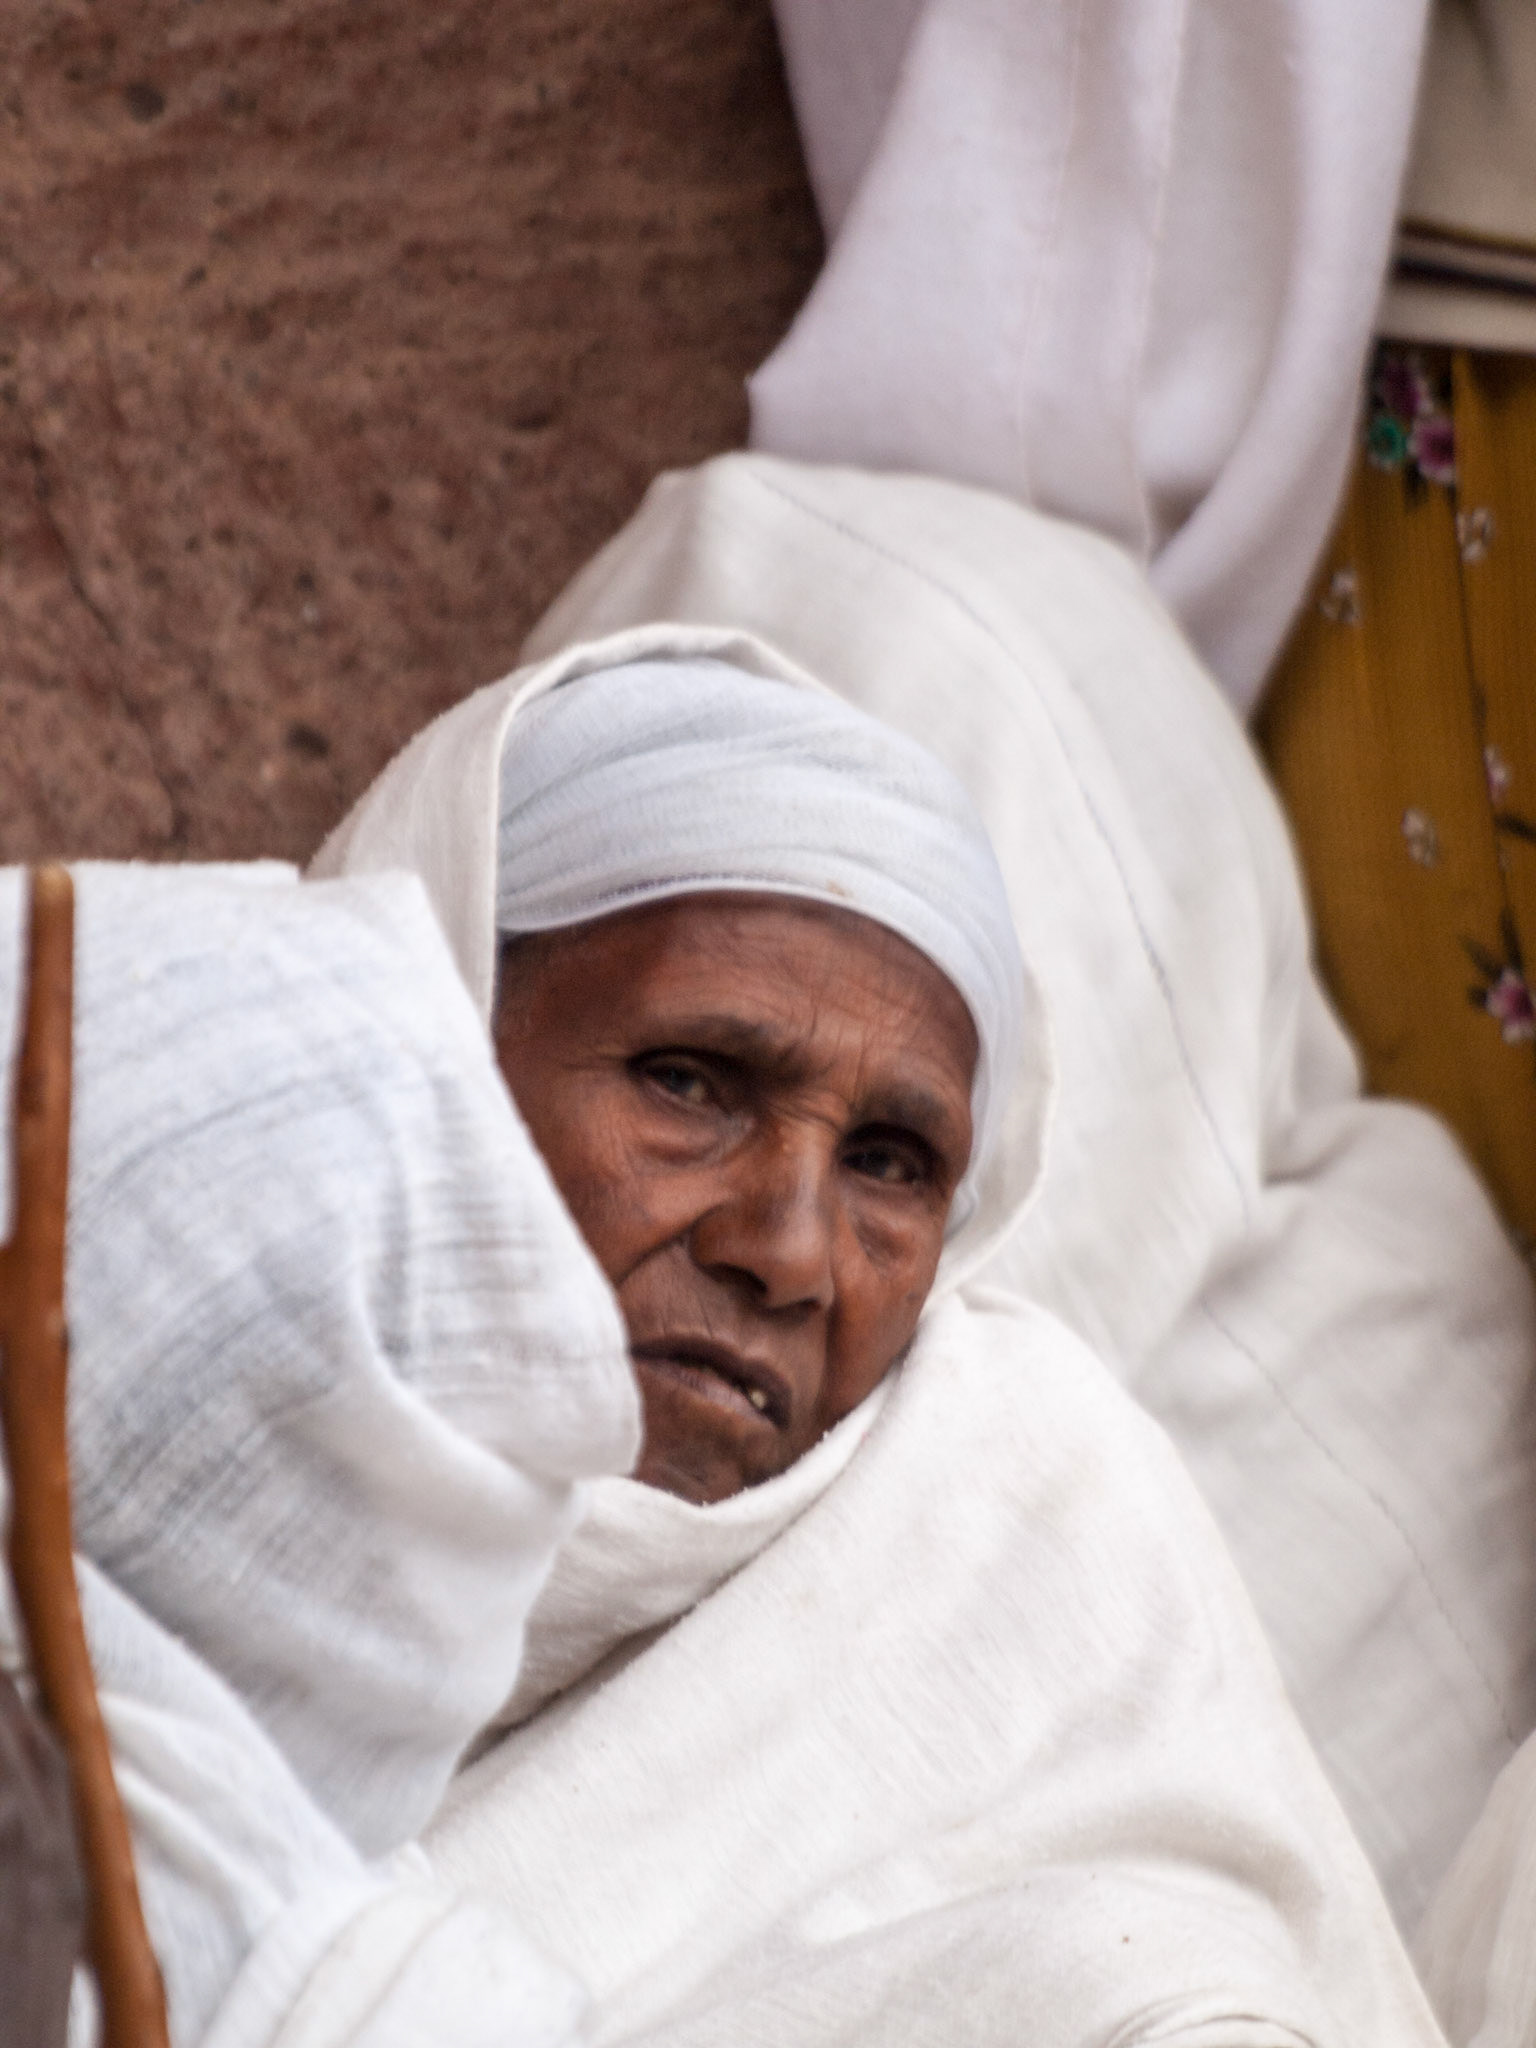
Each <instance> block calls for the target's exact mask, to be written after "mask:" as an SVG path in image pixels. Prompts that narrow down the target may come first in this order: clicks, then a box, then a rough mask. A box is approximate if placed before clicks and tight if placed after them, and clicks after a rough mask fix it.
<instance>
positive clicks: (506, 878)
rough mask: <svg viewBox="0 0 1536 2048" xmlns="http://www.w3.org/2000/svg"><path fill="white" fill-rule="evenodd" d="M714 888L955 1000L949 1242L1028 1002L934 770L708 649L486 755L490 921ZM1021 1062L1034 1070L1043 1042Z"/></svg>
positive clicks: (579, 691)
mask: <svg viewBox="0 0 1536 2048" xmlns="http://www.w3.org/2000/svg"><path fill="white" fill-rule="evenodd" d="M719 891H726V892H738V891H739V892H748V893H751V894H754V895H761V894H769V895H776V896H790V897H795V898H798V899H800V900H803V901H809V902H814V903H824V904H830V905H832V906H833V907H834V908H836V909H839V910H844V911H855V912H857V913H858V914H859V915H860V916H862V917H867V918H870V919H872V920H873V921H874V922H875V923H876V924H879V925H883V926H884V927H885V928H886V929H887V930H889V931H893V932H896V933H898V934H899V935H900V936H901V937H902V938H904V939H905V940H906V941H907V942H908V944H909V945H912V946H915V947H916V948H917V949H918V951H919V952H921V953H923V954H925V955H926V956H927V958H928V959H929V960H931V961H932V962H933V963H934V965H935V966H937V967H938V968H939V969H940V970H941V971H942V972H943V973H944V974H945V975H946V977H947V978H948V980H949V981H950V983H951V984H952V986H953V987H954V988H956V989H957V990H958V991H959V993H960V994H961V996H962V997H963V998H964V999H965V1004H966V1007H967V1009H968V1010H969V1011H970V1013H971V1020H972V1022H973V1023H974V1025H975V1027H976V1035H977V1041H978V1054H977V1061H976V1076H975V1081H974V1084H973V1087H972V1128H973V1130H974V1133H975V1136H974V1142H973V1144H972V1148H971V1164H970V1167H969V1168H968V1170H967V1172H966V1174H965V1176H964V1178H963V1179H962V1180H961V1182H960V1185H959V1187H958V1188H957V1189H956V1191H955V1198H954V1201H953V1202H952V1204H951V1207H950V1218H949V1229H950V1233H951V1234H954V1233H955V1232H956V1231H958V1230H959V1229H961V1228H963V1226H964V1224H965V1222H966V1220H967V1218H968V1217H969V1216H970V1215H971V1213H972V1211H973V1210H974V1208H975V1205H976V1199H977V1197H976V1190H977V1186H978V1184H979V1181H980V1177H981V1169H982V1166H983V1164H984V1162H985V1160H986V1158H987V1155H988V1154H989V1153H990V1152H991V1151H992V1150H993V1148H994V1146H995V1145H996V1142H997V1138H998V1134H999V1131H1000V1129H1001V1126H1002V1113H1003V1107H1004V1102H1005V1099H1006V1096H1007V1092H1008V1088H1009V1086H1010V1085H1011V1084H1012V1082H1013V1079H1014V1076H1015V1074H1016V1073H1017V1071H1018V1067H1019V1062H1020V1056H1021V1053H1022V1050H1023V1048H1022V1045H1021V1029H1022V1025H1023V1020H1024V1011H1025V1001H1026V999H1025V993H1024V967H1023V962H1022V961H1021V960H1020V958H1019V946H1018V940H1017V938H1016V937H1015V936H1014V928H1013V912H1012V910H1011V908H1010V907H1009V903H1008V894H1007V891H1006V889H1005V888H1004V887H1003V878H1002V876H1001V875H1000V874H999V873H998V868H997V857H996V855H995V854H994V853H993V851H992V847H991V843H990V842H989V840H988V838H987V835H986V832H985V830H984V829H983V827H982V823H981V820H980V819H979V818H978V817H977V816H976V812H975V809H974V807H973V806H972V804H971V801H970V799H969V797H967V795H966V793H965V791H964V790H963V789H962V788H961V786H960V784H959V783H958V782H957V781H956V780H955V778H954V777H953V776H952V775H951V774H950V773H949V771H948V769H946V768H945V767H943V765H942V764H941V763H940V762H939V761H938V760H936V759H935V758H934V756H933V755H932V754H931V753H930V752H929V751H928V749H927V748H926V747H920V746H919V745H918V744H917V743H916V742H915V741H914V740H911V739H909V738H908V737H907V736H906V734H904V733H900V732H897V731H896V730H895V728H894V727H892V726H889V725H885V724H882V723H881V721H880V720H878V719H874V718H869V717H867V716H866V715H865V714H864V713H863V712H861V711H857V710H855V709H854V707H853V706H852V705H850V704H846V703H844V702H843V700H842V699H841V698H839V697H835V696H833V695H832V693H831V692H830V691H828V690H815V689H807V688H805V687H804V686H803V685H802V684H797V683H794V682H791V681H789V680H787V679H783V678H779V677H773V676H754V675H747V674H746V673H745V672H744V671H743V670H741V669H739V668H736V667H733V666H732V665H731V664H730V663H729V662H726V661H719V660H714V659H710V658H708V657H704V656H697V657H695V658H693V659H692V660H677V659H673V660H670V661H635V662H629V663H626V664H625V665H624V666H622V667H619V668H612V669H603V670H599V671H598V672H596V673H595V674H590V675H584V676H578V677H575V678H573V679H572V680H571V681H569V682H566V683H563V684H561V685H559V686H558V687H557V688H554V689H551V690H547V691H545V692H544V693H543V695H541V696H540V697H538V698H537V699H535V700H534V701H533V702H531V703H529V704H528V705H527V707H526V708H525V709H524V711H523V712H522V714H521V716H520V717H519V719H518V722H517V727H516V743H515V744H514V745H510V746H508V747H507V748H506V750H505V752H504V754H503V757H502V765H501V794H500V816H499V822H498V828H497V879H496V928H497V930H498V931H499V932H501V933H503V934H504V935H512V934H515V933H518V932H537V931H552V930H557V929H560V928H562V927H566V926H570V925H578V924H586V923H589V922H590V921H591V920H592V919H593V918H599V917H607V916H612V915H613V914H614V913H615V912H617V911H620V910H628V909H633V908H635V907H636V906H637V905H639V904H642V903H658V902H661V901H664V900H665V899H667V898H669V897H677V896H687V895H699V894H703V893H709V894H714V893H717V892H719ZM1035 1009H1036V1006H1033V1005H1032V1006H1031V1017H1032V1021H1033V1018H1034V1015H1035ZM1037 1031H1038V1026H1037ZM1032 1055H1033V1057H1034V1058H1035V1059H1036V1060H1037V1062H1039V1061H1043V1059H1044V1057H1045V1056H1046V1055H1045V1052H1044V1047H1043V1043H1040V1042H1037V1044H1036V1046H1035V1047H1034V1048H1032Z"/></svg>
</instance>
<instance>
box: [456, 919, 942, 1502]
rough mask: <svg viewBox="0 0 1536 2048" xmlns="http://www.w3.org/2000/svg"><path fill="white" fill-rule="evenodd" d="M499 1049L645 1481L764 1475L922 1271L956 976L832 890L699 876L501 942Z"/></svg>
mask: <svg viewBox="0 0 1536 2048" xmlns="http://www.w3.org/2000/svg"><path fill="white" fill-rule="evenodd" d="M496 1051H497V1057H498V1059H499V1061H500V1063H501V1070H502V1072H503V1074H504V1075H505V1076H506V1079H507V1083H508V1085H509V1087H510V1088H511V1090H512V1093H513V1096H514V1097H515V1099H516V1101H517V1105H518V1108H519V1109H520V1110H521V1111H522V1114H523V1117H524V1119H525V1120H526V1122H527V1124H528V1126H529V1128H530V1130H531V1131H532V1133H533V1136H534V1140H535V1142H536V1143H537V1144H538V1147H539V1149H540V1151H541V1152H542V1153H543V1155H544V1158H545V1160H546V1161H547V1163H548V1165H549V1168H550V1171H551V1172H552V1174H553V1175H554V1178H555V1182H556V1185H557V1186H558V1187H559V1189H560V1192H561V1193H562V1195H563V1196H564V1197H565V1200H566V1202H567V1204H568V1205H569V1207H570V1209H571V1212H572V1214H573V1215H574V1217H575V1219H576V1222H577V1224H578V1225H579V1227H580V1229H581V1231H582V1234H583V1236H584V1237H585V1238H586V1240H587V1242H588V1244H589V1245H590V1246H591V1247H592V1250H593V1251H594V1253H595V1254H596V1256H597V1259H598V1261H599V1263H600V1264H601V1266H602V1268H603V1270H604V1272H605V1273H606V1274H607V1275H608V1278H609V1280H610V1281H611V1282H612V1283H613V1286H614V1289H615V1290H616V1292H617V1294H618V1297H619V1304H620V1307H621V1308H622V1310H623V1312H624V1319H625V1323H626V1325H627V1327H628V1331H629V1340H630V1347H631V1352H632V1355H633V1357H634V1361H635V1366H636V1370H637V1373H638V1376H639V1381H640V1389H641V1395H642V1399H643V1402H644V1409H645V1445H644V1449H643V1451H642V1452H641V1457H640V1462H639V1465H638V1466H637V1467H636V1476H637V1477H638V1478H640V1479H643V1480H645V1481H647V1482H648V1483H649V1484H651V1485H653V1486H659V1487H664V1488H666V1489H667V1490H668V1491H669V1492H672V1493H676V1494H681V1495H682V1496H683V1498H684V1499H686V1500H692V1501H718V1500H724V1499H725V1498H726V1497H727V1495H729V1494H733V1493H736V1492H738V1491H739V1490H740V1489H741V1488H742V1487H744V1486H754V1485H756V1484H758V1483H759V1482H760V1481H762V1480H764V1479H771V1478H772V1477H773V1476H774V1474H775V1473H778V1472H782V1471H783V1470H784V1469H785V1468H786V1467H787V1466H789V1465H791V1464H793V1463H794V1461H795V1459H796V1458H798V1457H799V1456H800V1455H801V1453H802V1452H804V1451H806V1450H808V1449H809V1447H810V1446H811V1445H812V1444H814V1443H815V1442H816V1440H817V1439H818V1438H819V1437H820V1436H821V1435H822V1434H823V1433H824V1432H825V1431H826V1430H827V1429H829V1428H830V1427H831V1426H832V1424H833V1423H834V1422H836V1421H838V1420H839V1419H840V1418H841V1417H842V1416H844V1415H846V1414H847V1413H848V1412H849V1410H850V1409H852V1408H855V1407H856V1406H857V1405H858V1403H859V1402H860V1401H862V1400H863V1398H864V1397H865V1395H866V1394H868V1393H869V1392H870V1390H871V1389H872V1388H873V1387H874V1386H875V1385H876V1384H877V1382H878V1381H879V1380H880V1379H881V1377H882V1376H883V1374H884V1373H885V1372H886V1370H887V1368H888V1367H889V1366H890V1365H891V1364H892V1362H893V1361H894V1360H895V1359H896V1358H897V1356H898V1355H899V1354H900V1352H901V1351H902V1349H903V1348H904V1347H905V1345H906V1343H907V1341H908V1340H909V1338H910V1337H911V1335H912V1332H913V1330H914V1328H915V1327H916V1324H917V1318H918V1314H919V1312H920V1310H921V1308H922V1305H923V1302H924V1300H925V1299H926V1298H927V1295H928V1290H929V1288H930V1287H931V1286H932V1284H933V1276H934V1272H935V1269H936V1268H937V1265H938V1261H939V1253H940V1251H941V1250H942V1248H943V1243H944V1225H945V1219H946V1218H947V1216H948V1213H949V1205H950V1201H951V1198H952V1197H953V1195H954V1192H955V1189H956V1187H957V1185H958V1184H959V1181H960V1179H961V1177H962V1175H963V1174H964V1172H965V1168H966V1164H967V1162H968V1160H969V1158H970V1152H971V1080H972V1075H973V1072H974V1069H975V1064H976V1052H977V1042H976V1032H975V1027H974V1025H973V1024H972V1022H971V1017H970V1012H969V1011H968V1010H967V1008H966V1006H965V1004H964V1002H963V1001H962V1000H961V998H960V996H959V995H958V994H957V993H956V991H955V989H954V988H953V986H952V985H951V984H950V983H949V982H948V981H947V980H946V979H945V977H944V976H943V975H942V974H941V973H940V972H939V970H938V968H936V967H935V966H934V965H933V964H932V963H931V962H930V961H929V960H927V959H925V958H924V956H923V955H922V954H921V953H919V952H917V951H916V950H915V949H914V948H913V947H912V946H910V945H908V944H907V942H906V941H905V940H904V939H901V938H898V937H897V936H896V935H895V934H894V933H893V932H888V931H886V930H885V929H884V928H883V927H882V926H879V925H876V924H873V923H871V922H870V921H869V920H868V919H866V918H863V917H859V916H856V915H855V914H854V913H852V912H850V911H843V910H834V909H830V908H824V907H823V906H821V905H819V904H810V903H799V902H795V901H792V900H789V899H785V898H780V897H768V896H689V897H683V898H680V899H678V900H676V901H672V902H667V903H659V904H651V905H647V906H645V907H643V908H641V909H638V910H631V911H624V912H621V913H620V914H618V915H616V916H612V917H606V918H602V919H600V920H598V921H597V922H595V923H592V924H588V925H581V926H577V927H575V928H573V929H572V930H569V931H564V932H555V933H549V934H544V935H540V936H537V937H533V938H527V939H521V940H518V941H516V942H515V943H514V944H513V945H512V946H511V947H509V948H508V950H507V953H506V956H505V958H504V961H503V967H502V986H501V990H500V995H499V999H498V1005H497V1015H496Z"/></svg>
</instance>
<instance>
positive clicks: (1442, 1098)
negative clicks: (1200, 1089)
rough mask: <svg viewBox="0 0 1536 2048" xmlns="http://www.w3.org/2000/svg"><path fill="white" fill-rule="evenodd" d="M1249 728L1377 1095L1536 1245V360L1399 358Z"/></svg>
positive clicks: (1386, 353)
mask: <svg viewBox="0 0 1536 2048" xmlns="http://www.w3.org/2000/svg"><path fill="white" fill-rule="evenodd" d="M1363 438H1364V446H1363V448H1362V451H1361V455H1360V459H1359V462H1358V464H1357V466H1356V470H1355V474H1354V478H1353V481H1352V483H1351V486H1350V491H1349V496H1348V499H1347V500H1346V503H1345V506H1344V511H1343V515H1342V517H1341V519H1340V521H1339V524H1338V528H1337V530H1336V532H1335V534H1334V538H1333V541H1332V543H1331V545H1330V548H1329V550H1328V554H1327V557H1326V559H1325V561H1324V563H1323V566H1322V570H1321V572H1320V574H1319V576H1318V579H1317V582H1316V584H1315V587H1314V589H1313V591H1312V593H1311V596H1310V598H1309V600H1308V603H1307V605H1306V608H1305V611H1304V613H1303V615H1302V618H1301V619H1300V621H1299V622H1298V625H1297V628H1296V630H1295V632H1294V634H1293V636H1292V639H1291V642H1290V645H1289V647H1288V648H1287V650H1286V653H1285V655H1284V657H1283V658H1282V661H1281V664H1280V667H1279V670H1278V672H1277V674H1276V676H1275V679H1274V681H1273V683H1272V685H1271V688H1270V691H1269V694H1268V696H1267V698H1266V700H1265V705H1264V709H1263V712H1262V714H1261V717H1260V720H1259V724H1258V734H1257V736H1258V739H1259V744H1260V746H1261V748H1262V749H1263V751H1264V753H1265V755H1266V757H1267V759H1268V761H1269V765H1270V768H1271V771H1272V772H1273V774H1274V777H1275V779H1276V781H1277V783H1278V784H1279V787H1280V791H1281V794H1282V797H1283V798H1284V801H1285V804H1286V807H1287V809H1288V811H1289V813H1290V816H1291V820H1292V825H1293V829H1294V831H1295V834H1296V839H1297V843H1298V848H1299V851H1300V854H1301V861H1302V866H1303V869H1304V871H1305V874H1306V878H1307V885H1308V889H1309V891H1310V894H1311V899H1312V908H1313V915H1314V919H1315V922H1316V928H1317V947H1318V958H1319V964H1320V966H1321V969H1322V973H1323V977H1324V979H1325V981H1326V983H1327V985H1328V987H1329V989H1330V991H1331V993H1332V996H1333V999H1334V1002H1335V1004H1336V1005H1337V1007H1338V1009H1339V1012H1340V1014H1341V1015H1342V1017H1343V1019H1344V1022H1345V1024H1346V1025H1347V1026H1348V1028H1349V1030H1350V1031H1351V1033H1352V1034H1353V1036H1354V1039H1355V1042H1356V1044H1357V1045H1358V1047H1359V1049H1360V1052H1361V1056H1362V1059H1363V1061H1364V1066H1365V1072H1366V1077H1367V1081H1368V1084H1369V1086H1370V1087H1371V1088H1372V1089H1373V1090H1374V1091H1376V1092H1377V1093H1380V1094H1387V1095H1401V1096H1408V1097H1411V1098H1412V1099H1414V1100H1415V1101H1418V1102H1422V1103H1425V1104H1427V1105H1428V1106H1429V1107H1430V1108H1432V1109H1434V1110H1437V1111H1438V1112H1439V1113H1440V1114H1441V1115H1442V1116H1443V1117H1445V1118H1446V1119H1447V1121H1448V1122H1449V1123H1450V1124H1451V1125H1452V1126H1453V1128H1454V1129H1455V1130H1456V1131H1458V1132H1459V1133H1460V1136H1461V1138H1462V1141H1463V1143H1464V1144H1465V1145H1466V1147H1467V1149H1468V1151H1469V1152H1470V1154H1471V1155H1472V1157H1473V1158H1474V1159H1475V1160H1476V1162H1477V1164H1478V1165H1479V1166H1480V1167H1481V1169H1482V1171H1483V1173H1484V1175H1485V1177H1486V1179H1487V1181H1488V1184H1489V1186H1490V1188H1491V1189H1492V1191H1493V1194H1494V1197H1495V1199H1496V1200H1497V1201H1498V1202H1499V1204H1500V1206H1501V1207H1502V1209H1503V1211H1504V1214H1505V1217H1506V1220H1507V1221H1508V1222H1509V1224H1510V1226H1511V1228H1512V1229H1513V1230H1514V1231H1515V1232H1516V1234H1517V1236H1518V1237H1519V1238H1520V1239H1521V1240H1522V1241H1523V1242H1524V1243H1525V1244H1526V1245H1527V1247H1529V1246H1530V1245H1531V1243H1532V1242H1533V1241H1536V1003H1533V999H1532V993H1531V986H1530V982H1529V979H1528V974H1536V360H1533V359H1530V358H1527V357H1521V356H1505V355H1493V354H1480V353H1474V352H1471V351H1467V350H1454V351H1451V350H1442V351H1431V350H1426V349H1410V348H1403V347H1399V346H1396V345H1390V344H1388V345H1384V346H1383V348H1382V349H1381V350H1380V351H1379V352H1378V355H1377V358H1376V362H1375V364H1374V366H1373V370H1372V375H1371V388H1370V394H1369V400H1368V404H1367V408H1366V416H1365V423H1364V436H1363Z"/></svg>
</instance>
